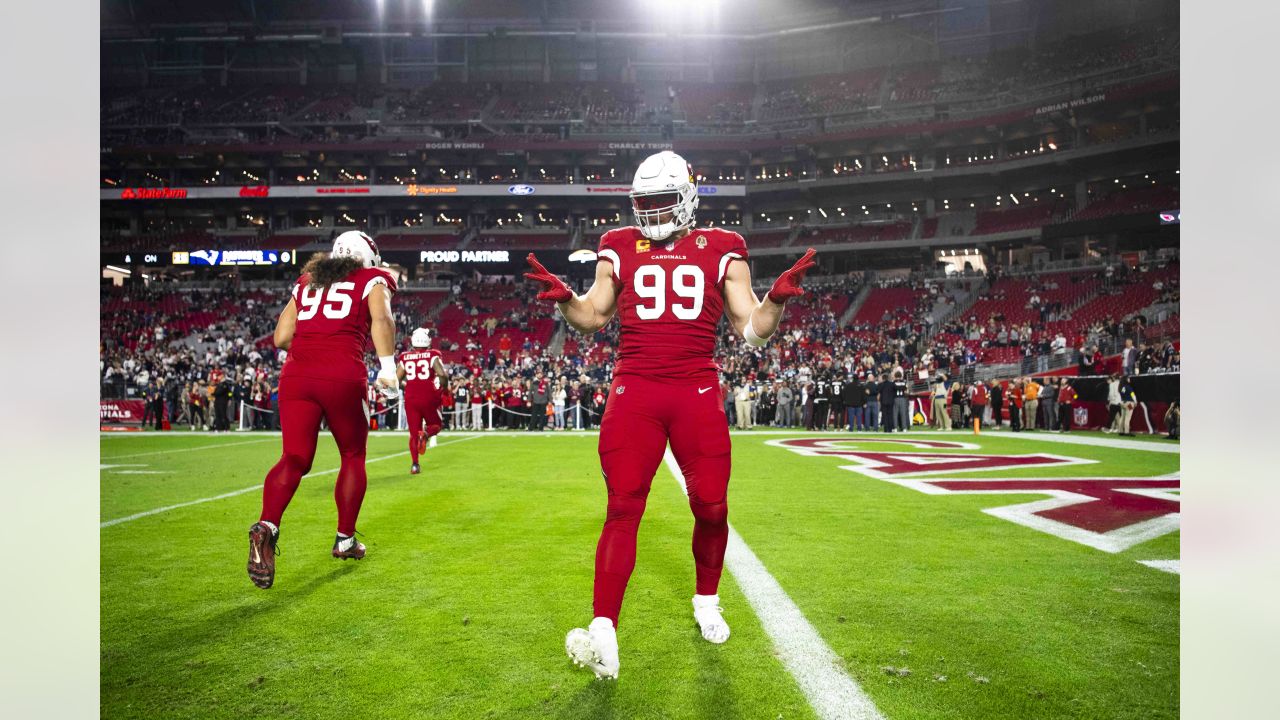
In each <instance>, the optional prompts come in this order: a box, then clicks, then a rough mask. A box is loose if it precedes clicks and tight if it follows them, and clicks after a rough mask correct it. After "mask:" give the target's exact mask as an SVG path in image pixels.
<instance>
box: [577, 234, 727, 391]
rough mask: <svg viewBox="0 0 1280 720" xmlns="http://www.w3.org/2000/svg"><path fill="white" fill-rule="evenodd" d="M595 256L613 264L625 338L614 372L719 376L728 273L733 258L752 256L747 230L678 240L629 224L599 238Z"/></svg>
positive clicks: (675, 377)
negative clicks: (654, 236) (656, 237)
mask: <svg viewBox="0 0 1280 720" xmlns="http://www.w3.org/2000/svg"><path fill="white" fill-rule="evenodd" d="M597 257H598V258H599V259H600V260H601V261H606V262H609V263H610V264H612V265H613V281H614V283H615V284H616V286H617V287H618V288H619V292H618V317H619V319H620V320H621V322H622V343H621V345H620V347H619V349H618V362H617V366H616V367H615V369H614V374H615V375H621V374H636V375H646V376H651V377H657V378H662V379H665V380H672V381H676V382H703V381H708V380H715V379H716V373H717V371H718V370H719V366H718V365H716V362H715V360H714V359H713V357H712V356H713V354H714V352H715V347H716V326H717V325H718V324H719V322H720V317H721V315H723V313H724V295H723V288H724V278H725V273H727V272H728V269H729V263H730V262H732V261H733V260H746V259H747V245H746V242H744V241H743V239H742V236H741V235H739V234H737V233H735V232H730V231H728V230H721V229H717V228H713V229H707V230H697V229H695V230H691V231H689V234H687V235H685V236H684V237H682V238H680V239H679V240H676V241H674V242H666V241H650V240H648V239H647V238H645V237H644V235H642V234H641V233H640V230H639V229H638V228H635V227H624V228H618V229H616V230H610V231H609V232H607V233H605V234H604V236H603V237H601V238H600V250H599V252H598V253H597Z"/></svg>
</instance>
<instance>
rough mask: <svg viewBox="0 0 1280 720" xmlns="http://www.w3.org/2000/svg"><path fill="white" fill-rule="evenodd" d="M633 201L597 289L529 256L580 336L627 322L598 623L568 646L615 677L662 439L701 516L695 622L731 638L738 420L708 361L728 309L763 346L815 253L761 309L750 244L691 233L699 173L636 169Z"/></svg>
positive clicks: (608, 422) (675, 166) (729, 236)
mask: <svg viewBox="0 0 1280 720" xmlns="http://www.w3.org/2000/svg"><path fill="white" fill-rule="evenodd" d="M631 203H632V207H633V209H634V212H635V219H636V223H637V226H636V227H624V228H619V229H615V230H611V231H609V232H607V233H605V234H604V236H603V237H602V238H601V239H600V248H599V252H598V253H597V257H598V262H597V264H596V277H595V284H594V285H593V286H592V287H591V289H590V290H589V291H588V292H587V294H585V295H582V296H576V295H575V294H574V293H573V291H572V290H571V289H570V288H569V286H568V285H567V284H565V283H564V281H562V280H561V279H560V278H558V277H556V276H555V275H552V274H551V273H549V272H547V270H546V269H545V268H543V267H542V265H541V264H540V263H539V262H538V261H537V258H535V257H534V256H533V255H532V254H530V255H529V258H528V260H529V264H530V265H531V266H532V267H533V272H531V273H527V274H526V275H525V277H527V278H529V279H531V280H535V281H537V282H540V283H542V286H543V291H542V292H541V293H539V294H538V299H540V300H551V301H554V302H555V303H556V304H557V307H558V309H559V311H560V314H561V315H563V316H564V318H565V320H566V321H568V323H569V324H570V325H571V326H573V328H574V329H576V330H577V331H578V332H581V333H583V334H587V335H589V334H591V333H594V332H596V331H597V330H599V329H600V328H602V327H603V326H604V325H605V324H606V323H608V322H609V320H610V319H611V318H612V317H613V316H614V315H615V314H616V315H618V316H620V319H621V322H622V341H621V344H620V346H619V348H618V352H617V362H616V365H615V368H614V376H613V384H612V387H611V388H610V389H609V396H608V400H607V402H606V403H605V411H604V417H603V419H602V420H601V423H600V443H599V452H600V465H601V469H602V471H603V474H604V477H605V485H606V487H607V489H608V509H607V512H606V515H605V522H604V529H603V530H602V532H601V533H600V542H599V544H598V545H597V547H596V562H595V589H594V615H595V618H594V619H593V620H592V621H591V624H590V625H589V626H588V628H586V629H583V628H575V629H574V630H572V631H570V632H569V634H568V636H567V637H566V638H565V649H566V650H567V651H568V653H569V656H570V657H571V658H572V659H573V660H574V662H576V663H577V664H579V665H585V666H587V667H589V668H590V669H592V670H593V671H595V673H596V675H597V676H598V677H612V678H616V677H617V675H618V664H619V663H618V641H617V634H616V627H617V623H618V614H619V612H620V610H621V608H622V596H623V593H624V592H625V590H626V586H627V581H628V580H629V579H630V577H631V571H632V570H633V569H634V567H635V561H636V532H637V530H638V529H639V525H640V517H641V515H643V514H644V509H645V502H646V500H647V498H648V495H649V486H650V484H651V482H652V481H653V476H654V473H655V472H657V469H658V465H659V464H660V463H661V462H662V459H663V455H664V451H665V450H666V447H667V443H668V442H670V444H671V453H672V455H673V456H674V457H675V460H676V462H677V463H678V464H679V466H680V471H681V473H682V474H683V475H684V477H685V487H686V490H687V492H688V495H689V507H690V508H691V509H692V510H693V516H694V525H693V561H694V568H695V577H696V584H695V591H694V596H693V616H694V619H695V620H696V621H697V623H698V626H699V628H700V629H701V632H702V636H703V637H704V638H706V639H707V640H708V641H710V642H713V643H722V642H724V641H725V640H727V639H728V638H729V626H728V624H727V623H726V622H725V620H724V617H723V615H722V614H721V612H722V611H721V608H720V607H719V602H720V598H719V595H718V594H717V590H718V586H719V583H720V572H721V568H722V566H723V564H724V551H725V544H726V542H727V540H728V533H729V526H728V519H727V518H728V506H727V505H726V502H725V497H726V490H727V487H728V483H729V464H730V455H729V451H730V448H729V425H728V421H727V420H726V418H725V414H724V406H723V403H722V402H721V398H720V393H719V392H717V390H716V388H717V386H718V382H719V381H718V375H717V372H718V370H719V368H718V367H717V365H716V363H715V361H714V360H713V358H712V354H713V352H714V350H715V344H716V325H717V323H718V322H719V321H720V317H721V315H722V314H727V315H728V317H729V320H730V322H732V323H733V327H734V329H735V330H736V331H737V332H739V333H741V334H742V335H743V337H744V338H746V340H747V342H749V343H751V344H752V345H755V346H763V345H764V344H765V343H766V342H767V341H768V339H769V338H770V337H771V336H772V335H773V333H774V332H775V331H776V330H777V328H778V323H779V321H780V320H781V319H782V311H783V305H784V303H785V302H786V301H787V300H788V299H789V298H793V297H797V296H799V295H802V294H804V291H803V290H801V289H800V281H801V280H802V279H803V277H804V274H805V273H806V272H807V271H808V270H809V268H811V267H813V266H814V264H815V263H814V262H813V260H812V258H813V255H814V251H813V249H812V248H810V249H809V251H808V252H807V253H805V255H804V257H803V258H801V259H800V261H799V262H797V263H796V264H795V266H794V267H792V268H791V269H790V270H788V271H786V272H785V273H783V274H782V275H781V276H780V277H779V278H778V280H777V282H775V283H774V285H773V289H772V290H770V291H769V294H768V295H767V296H766V297H765V299H764V300H763V301H761V300H759V299H758V298H756V295H755V293H754V292H753V291H752V289H751V273H750V270H749V268H748V266H747V263H746V262H739V261H745V260H746V258H747V247H746V244H745V243H744V242H743V240H742V236H740V235H738V234H737V233H734V232H730V231H727V230H723V229H719V228H714V229H703V230H699V229H696V228H695V227H694V210H695V209H696V208H697V206H698V186H697V181H696V178H695V177H694V174H693V169H692V168H691V167H690V165H689V164H688V163H687V162H685V160H684V159H683V158H681V157H680V156H679V155H676V154H675V153H673V152H670V151H664V152H660V153H657V154H656V155H651V156H649V157H648V158H647V159H645V161H644V162H643V163H641V165H640V167H639V169H638V170H637V171H636V175H635V180H634V182H633V183H632V190H631Z"/></svg>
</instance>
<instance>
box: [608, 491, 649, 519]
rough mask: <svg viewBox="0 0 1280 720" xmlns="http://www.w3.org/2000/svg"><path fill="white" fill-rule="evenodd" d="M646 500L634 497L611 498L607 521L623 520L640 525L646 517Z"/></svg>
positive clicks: (614, 496)
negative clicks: (641, 519)
mask: <svg viewBox="0 0 1280 720" xmlns="http://www.w3.org/2000/svg"><path fill="white" fill-rule="evenodd" d="M644 507H645V498H642V497H636V496H634V495H623V494H614V495H610V496H609V505H608V511H607V514H606V516H605V518H606V519H607V520H621V521H624V522H631V523H639V522H640V517H641V516H642V515H644Z"/></svg>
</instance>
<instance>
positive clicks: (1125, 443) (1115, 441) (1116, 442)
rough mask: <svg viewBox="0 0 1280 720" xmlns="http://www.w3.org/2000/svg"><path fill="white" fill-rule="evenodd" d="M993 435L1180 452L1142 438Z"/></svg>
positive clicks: (1041, 432) (1046, 433)
mask: <svg viewBox="0 0 1280 720" xmlns="http://www.w3.org/2000/svg"><path fill="white" fill-rule="evenodd" d="M943 432H945V431H943ZM995 437H1002V438H1009V437H1016V438H1018V439H1019V440H1040V441H1043V442H1056V443H1064V444H1066V445H1093V446H1094V447H1106V448H1115V449H1117V450H1146V451H1148V452H1159V453H1172V454H1174V455H1178V454H1181V453H1182V447H1181V446H1180V445H1178V444H1176V443H1170V444H1168V445H1164V444H1161V443H1158V442H1146V441H1143V440H1121V439H1120V438H1108V437H1086V436H1076V435H1071V434H1069V433H1051V432H1049V431H1046V430H1037V431H1036V432H1030V433H1028V432H1020V433H1000V434H999V435H995Z"/></svg>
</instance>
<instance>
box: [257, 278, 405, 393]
mask: <svg viewBox="0 0 1280 720" xmlns="http://www.w3.org/2000/svg"><path fill="white" fill-rule="evenodd" d="M308 282H310V278H309V277H308V276H306V275H303V276H302V277H300V278H298V282H296V283H294V285H293V288H292V289H291V290H290V295H291V296H292V297H293V301H294V303H295V304H297V306H298V324H297V326H296V328H295V329H294V333H293V342H292V343H291V344H290V345H289V357H288V358H287V359H286V360H285V363H284V368H283V369H281V371H280V377H281V378H284V377H289V376H296V377H309V378H319V379H324V380H356V381H359V382H361V383H365V382H368V375H367V370H366V369H365V363H364V348H365V344H366V343H367V342H368V341H369V326H370V322H371V316H370V315H369V293H370V292H372V291H373V286H374V285H384V286H386V288H387V290H389V291H390V292H393V293H394V292H395V290H396V281H395V277H394V276H392V274H391V273H390V272H388V271H387V270H384V269H382V268H360V269H357V270H353V271H352V272H351V274H349V275H347V276H346V277H345V278H343V279H342V280H340V281H338V282H335V283H333V284H332V285H330V286H328V287H309V286H308V284H307V283H308Z"/></svg>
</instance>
